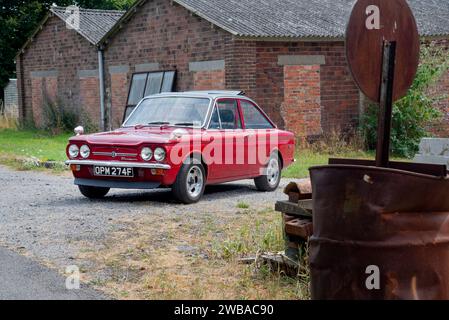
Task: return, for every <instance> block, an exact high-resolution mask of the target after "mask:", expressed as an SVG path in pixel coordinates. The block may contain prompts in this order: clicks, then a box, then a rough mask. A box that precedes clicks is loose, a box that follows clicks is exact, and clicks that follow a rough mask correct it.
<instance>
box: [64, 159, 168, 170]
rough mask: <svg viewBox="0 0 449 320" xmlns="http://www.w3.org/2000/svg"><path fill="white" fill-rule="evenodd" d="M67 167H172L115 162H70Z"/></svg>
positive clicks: (67, 162)
mask: <svg viewBox="0 0 449 320" xmlns="http://www.w3.org/2000/svg"><path fill="white" fill-rule="evenodd" d="M65 164H66V165H68V166H70V165H80V166H98V167H117V168H141V169H163V170H170V169H171V166H170V165H168V164H162V163H142V162H119V161H117V162H113V161H95V160H69V161H66V162H65Z"/></svg>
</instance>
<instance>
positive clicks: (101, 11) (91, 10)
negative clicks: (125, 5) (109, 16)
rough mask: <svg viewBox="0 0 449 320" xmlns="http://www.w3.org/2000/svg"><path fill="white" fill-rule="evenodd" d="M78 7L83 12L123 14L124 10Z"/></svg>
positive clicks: (62, 8) (59, 8)
mask: <svg viewBox="0 0 449 320" xmlns="http://www.w3.org/2000/svg"><path fill="white" fill-rule="evenodd" d="M67 8H68V7H61V6H52V7H51V8H50V10H54V9H55V10H64V11H65V10H66V9H67ZM78 8H79V9H80V11H83V12H95V13H117V14H124V13H125V12H126V11H125V10H111V9H87V8H82V7H78Z"/></svg>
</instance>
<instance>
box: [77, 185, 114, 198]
mask: <svg viewBox="0 0 449 320" xmlns="http://www.w3.org/2000/svg"><path fill="white" fill-rule="evenodd" d="M78 188H79V189H80V192H81V194H82V195H83V196H85V197H86V198H89V199H101V198H103V197H104V196H105V195H107V194H108V192H109V190H111V189H110V188H99V187H88V186H78Z"/></svg>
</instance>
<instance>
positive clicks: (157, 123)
mask: <svg viewBox="0 0 449 320" xmlns="http://www.w3.org/2000/svg"><path fill="white" fill-rule="evenodd" d="M169 124H170V122H163V121H155V122H150V123H148V125H150V126H151V125H155V126H163V125H169Z"/></svg>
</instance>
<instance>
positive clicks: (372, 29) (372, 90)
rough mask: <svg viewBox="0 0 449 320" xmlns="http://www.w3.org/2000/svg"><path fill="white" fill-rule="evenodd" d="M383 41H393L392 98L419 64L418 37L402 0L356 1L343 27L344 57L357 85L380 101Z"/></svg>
mask: <svg viewBox="0 0 449 320" xmlns="http://www.w3.org/2000/svg"><path fill="white" fill-rule="evenodd" d="M384 41H395V42H396V66H395V73H394V83H393V101H396V100H398V99H400V98H402V97H403V96H404V95H405V94H406V93H407V90H408V89H409V88H410V86H411V85H412V83H413V79H414V78H415V75H416V71H417V69H418V64H419V47H420V38H419V33H418V28H417V25H416V21H415V18H414V16H413V13H412V11H411V9H410V7H409V6H408V4H407V2H406V1H405V0H358V1H357V3H356V4H355V5H354V8H353V10H352V13H351V18H350V20H349V23H348V27H347V30H346V56H347V59H348V63H349V68H350V70H351V73H352V76H353V77H354V79H355V81H356V83H357V85H358V87H359V88H360V90H362V92H363V93H364V94H365V95H366V96H367V97H368V98H370V99H371V100H373V101H375V102H379V101H380V87H381V78H382V57H383V44H384Z"/></svg>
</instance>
